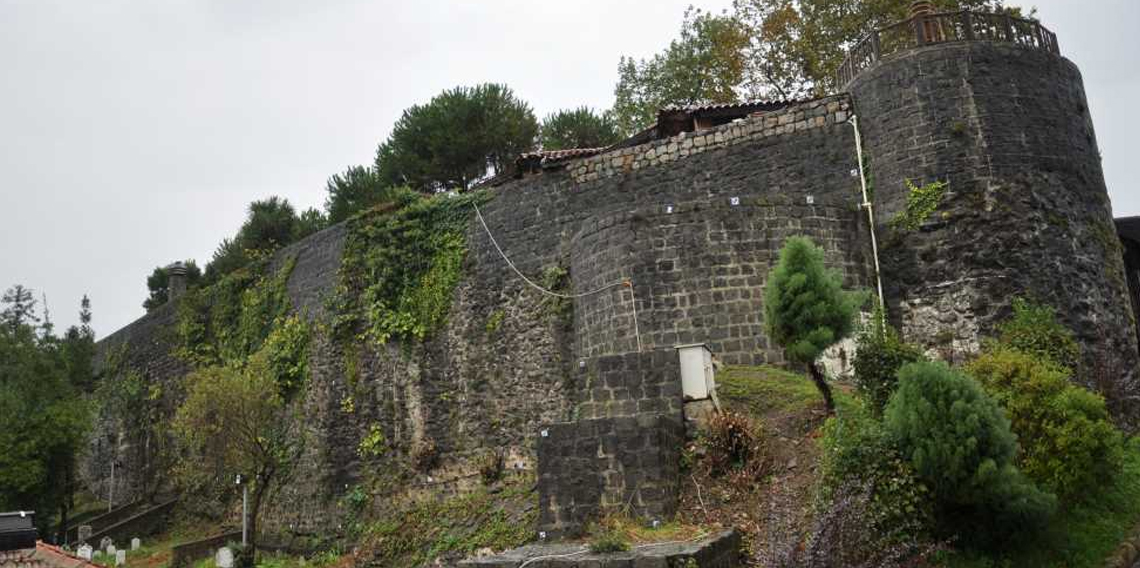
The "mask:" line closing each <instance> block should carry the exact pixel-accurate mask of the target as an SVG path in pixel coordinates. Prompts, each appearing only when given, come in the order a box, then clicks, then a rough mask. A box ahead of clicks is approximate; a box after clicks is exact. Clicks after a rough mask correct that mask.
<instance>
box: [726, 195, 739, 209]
mask: <svg viewBox="0 0 1140 568" xmlns="http://www.w3.org/2000/svg"><path fill="white" fill-rule="evenodd" d="M728 204H729V205H732V206H733V207H736V206H737V205H740V198H739V197H730V198H728Z"/></svg>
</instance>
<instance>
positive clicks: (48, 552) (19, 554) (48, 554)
mask: <svg viewBox="0 0 1140 568" xmlns="http://www.w3.org/2000/svg"><path fill="white" fill-rule="evenodd" d="M0 566H3V567H4V568H102V567H101V566H99V565H98V564H95V563H92V562H88V561H86V560H84V559H82V558H80V557H78V556H75V555H73V554H71V553H70V552H67V551H66V550H64V549H62V548H60V547H58V546H52V545H50V544H48V543H46V542H44V541H42V540H38V541H36V547H35V548H25V549H21V550H5V551H2V552H0Z"/></svg>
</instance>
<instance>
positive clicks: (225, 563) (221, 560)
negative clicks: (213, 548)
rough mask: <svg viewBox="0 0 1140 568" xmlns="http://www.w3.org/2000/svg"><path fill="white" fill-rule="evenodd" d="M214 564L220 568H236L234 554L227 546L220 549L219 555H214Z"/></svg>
mask: <svg viewBox="0 0 1140 568" xmlns="http://www.w3.org/2000/svg"><path fill="white" fill-rule="evenodd" d="M214 564H216V565H217V566H218V568H234V552H233V551H232V550H230V549H229V547H226V546H223V547H221V548H219V549H218V553H217V554H216V555H214Z"/></svg>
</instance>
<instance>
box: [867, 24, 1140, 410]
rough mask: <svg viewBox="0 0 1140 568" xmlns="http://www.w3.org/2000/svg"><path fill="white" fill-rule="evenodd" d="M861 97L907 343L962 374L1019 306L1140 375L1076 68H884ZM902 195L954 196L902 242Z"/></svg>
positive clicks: (1036, 61) (888, 266) (1008, 56)
mask: <svg viewBox="0 0 1140 568" xmlns="http://www.w3.org/2000/svg"><path fill="white" fill-rule="evenodd" d="M849 89H850V91H851V93H852V95H853V97H854V100H855V107H856V108H855V110H856V112H857V113H858V115H859V123H860V129H861V132H862V133H863V135H864V146H865V148H866V151H867V154H868V156H869V158H870V160H871V164H872V171H873V173H874V184H875V198H874V201H875V207H876V222H877V223H878V224H879V226H878V227H877V231H878V233H879V234H880V235H882V240H881V242H883V243H884V244H883V247H882V254H881V260H882V262H883V272H884V274H883V284H884V286H885V288H886V296H887V298H888V299H889V302H890V304H891V313H892V315H895V316H896V317H898V318H900V320H901V323H902V327H903V332H904V335H905V336H906V337H908V338H909V339H911V340H914V341H921V342H923V343H925V344H926V345H927V346H929V347H931V348H933V349H935V350H937V351H939V352H941V353H942V354H943V356H946V357H949V358H961V357H962V356H964V355H965V354H968V353H970V352H973V351H976V350H977V348H978V340H979V338H981V337H984V336H987V335H989V334H990V333H991V332H992V330H993V326H994V324H995V323H996V322H998V321H1000V320H1001V319H1003V318H1005V317H1007V316H1008V315H1009V313H1010V300H1011V299H1012V298H1013V297H1015V296H1019V295H1021V296H1027V297H1031V298H1033V299H1036V300H1037V301H1039V302H1043V303H1046V304H1049V305H1051V306H1054V307H1055V308H1056V309H1057V313H1058V315H1059V317H1060V319H1061V320H1062V321H1063V322H1064V323H1065V324H1066V325H1068V326H1069V327H1070V328H1072V329H1073V330H1074V331H1075V332H1076V334H1077V337H1078V339H1079V341H1080V343H1081V345H1082V350H1083V352H1084V355H1085V360H1086V363H1088V364H1089V365H1099V364H1104V363H1106V362H1107V363H1108V364H1110V365H1111V366H1113V367H1114V368H1117V369H1119V370H1124V371H1127V370H1132V369H1135V368H1136V365H1137V349H1136V336H1135V333H1136V332H1135V329H1134V328H1133V326H1132V323H1131V319H1130V315H1129V313H1130V310H1129V309H1128V306H1129V300H1128V297H1127V285H1126V282H1125V278H1124V271H1123V265H1122V257H1121V249H1120V241H1119V239H1118V238H1117V235H1116V230H1115V227H1114V226H1113V220H1112V208H1111V204H1110V203H1109V199H1108V193H1107V190H1106V189H1105V184H1104V175H1103V172H1102V170H1101V164H1100V154H1099V151H1098V149H1097V144H1096V137H1095V134H1094V132H1093V125H1092V121H1091V117H1090V114H1089V110H1088V103H1087V101H1086V99H1085V93H1084V88H1083V84H1082V80H1081V75H1080V72H1079V71H1078V70H1077V68H1076V66H1075V65H1073V64H1072V63H1071V62H1069V61H1068V60H1066V59H1064V58H1062V57H1059V56H1056V55H1054V54H1052V53H1049V52H1047V51H1041V50H1031V49H1025V48H1021V47H1018V46H1015V45H1010V44H1000V43H990V42H959V43H949V44H941V45H937V46H932V47H926V48H920V49H914V50H911V51H907V52H904V53H901V54H898V55H895V56H892V57H890V58H887V59H885V60H884V61H882V62H880V63H878V64H876V65H874V66H872V67H871V68H870V69H868V70H866V71H863V72H862V74H860V75H859V76H858V77H856V79H855V80H854V81H853V82H852V83H851V85H849ZM906 179H911V180H914V182H915V183H916V184H919V185H921V184H923V183H929V182H932V181H935V180H938V181H944V182H947V183H948V187H947V190H946V193H945V195H944V198H943V201H942V204H941V205H940V206H939V207H938V209H937V211H936V212H935V214H934V215H933V216H931V218H930V219H929V220H928V221H927V222H926V223H924V224H923V225H922V226H921V227H920V228H919V229H918V230H917V231H914V232H912V233H908V234H905V235H891V234H890V233H891V231H890V230H889V228H888V227H887V226H886V225H887V224H888V223H889V220H890V219H891V217H892V216H893V215H895V214H897V213H898V212H899V211H901V210H902V209H903V208H905V205H906V198H907V194H908V192H907V190H906V189H905V180H906ZM1124 382H1125V383H1128V384H1129V385H1130V386H1128V388H1130V389H1132V392H1131V395H1132V396H1135V395H1137V394H1140V391H1138V390H1137V388H1136V387H1137V385H1136V384H1135V383H1134V382H1132V381H1131V380H1130V379H1125V380H1124Z"/></svg>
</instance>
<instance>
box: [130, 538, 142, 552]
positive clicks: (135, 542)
mask: <svg viewBox="0 0 1140 568" xmlns="http://www.w3.org/2000/svg"><path fill="white" fill-rule="evenodd" d="M140 546H142V541H141V540H139V537H137V536H136V537H135V538H132V539H131V550H138V549H139V547H140Z"/></svg>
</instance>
